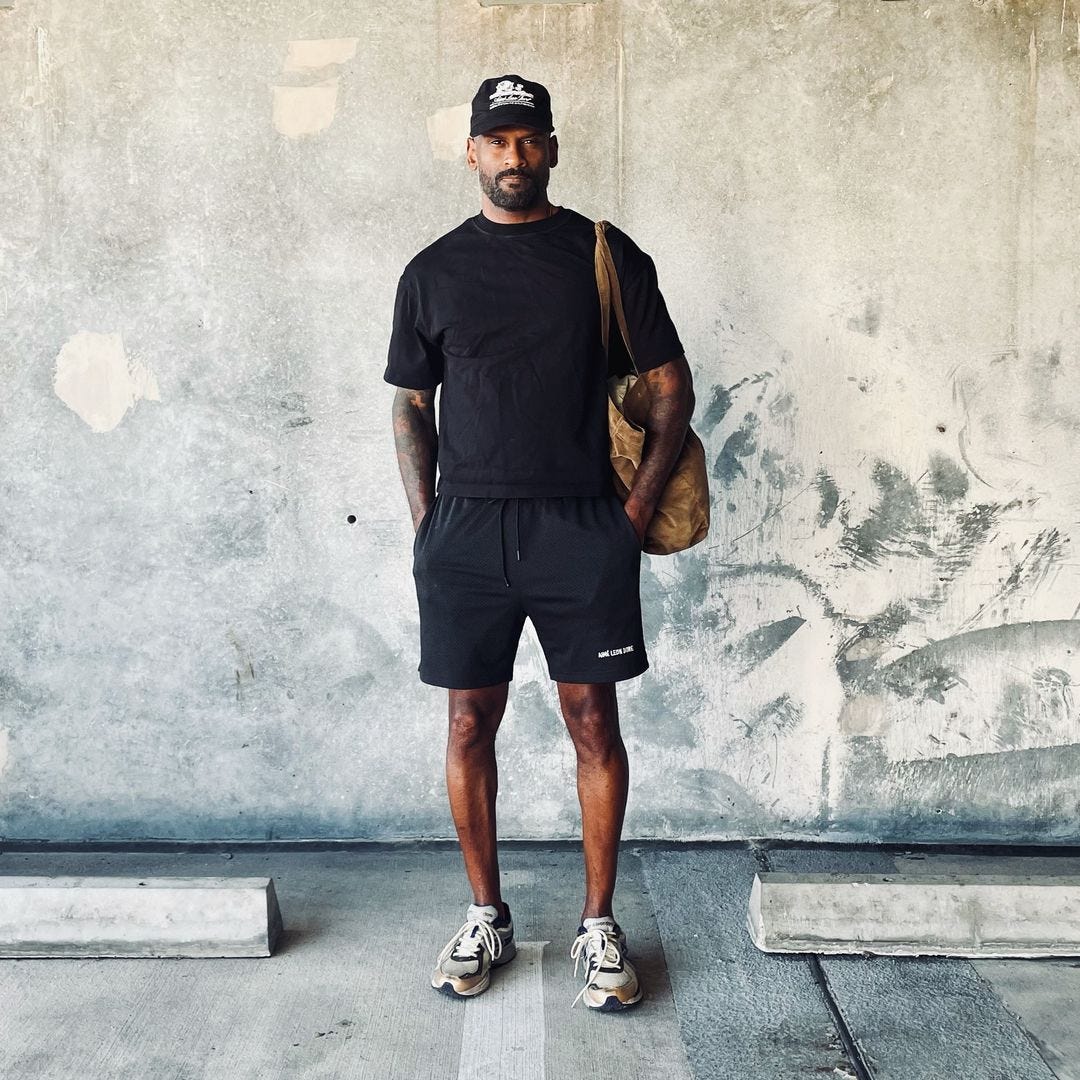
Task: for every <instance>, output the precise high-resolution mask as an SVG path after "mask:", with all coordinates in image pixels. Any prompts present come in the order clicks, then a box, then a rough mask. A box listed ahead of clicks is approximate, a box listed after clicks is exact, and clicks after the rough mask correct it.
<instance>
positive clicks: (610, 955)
mask: <svg viewBox="0 0 1080 1080" xmlns="http://www.w3.org/2000/svg"><path fill="white" fill-rule="evenodd" d="M570 955H571V957H573V960H574V975H575V977H576V976H577V969H578V961H579V960H580V959H581V957H582V956H584V957H585V985H584V986H583V987H582V988H581V990H580V991H579V992H578V996H577V997H576V998H574V1000H573V1001H572V1002H571V1003H570V1008H571V1009H572V1008H573V1007H574V1006H575V1005H576V1004H577V1003H578V1002H579V1001H580V1000H581V999H582V998H583V997H584V996H585V991H586V990H588V988H589V962H590V961H591V960H594V959H595V961H596V969H597V971H599V970H600V968H601V967H603V966H604V965H605V964H614V965H615V966H616V967H617V966H619V965H620V964H621V963H622V953H621V952H619V945H618V938H617V937H616V936H615V934H614V933H604V929H603V927H600V926H594V927H593V928H592V929H591V930H586V931H585V933H584V934H578V936H577V938H576V940H575V941H574V944H573V945H571V946H570Z"/></svg>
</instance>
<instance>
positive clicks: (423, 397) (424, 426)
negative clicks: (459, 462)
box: [393, 389, 439, 532]
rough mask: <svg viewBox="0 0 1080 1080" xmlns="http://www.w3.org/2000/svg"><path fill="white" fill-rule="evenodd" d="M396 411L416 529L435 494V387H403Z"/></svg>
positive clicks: (398, 443)
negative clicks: (410, 388) (418, 388)
mask: <svg viewBox="0 0 1080 1080" xmlns="http://www.w3.org/2000/svg"><path fill="white" fill-rule="evenodd" d="M393 415H394V446H395V447H396V449H397V459H398V470H399V471H400V473H401V482H402V483H403V484H404V485H405V494H406V496H407V497H408V500H409V512H410V513H411V514H412V519H413V531H414V532H415V531H416V529H417V528H418V527H419V525H420V519H421V518H422V517H423V516H424V514H426V513H427V509H428V507H429V506H430V505H431V503H432V500H434V498H435V462H436V459H437V458H438V456H439V433H438V432H437V431H436V430H435V391H434V390H403V389H399V390H398V391H397V393H396V394H395V395H394V406H393Z"/></svg>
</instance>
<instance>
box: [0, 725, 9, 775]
mask: <svg viewBox="0 0 1080 1080" xmlns="http://www.w3.org/2000/svg"><path fill="white" fill-rule="evenodd" d="M10 749H11V738H10V735H9V733H8V729H7V728H2V727H0V775H3V772H4V770H5V769H6V768H7V764H8V759H9V758H10V756H11V753H10Z"/></svg>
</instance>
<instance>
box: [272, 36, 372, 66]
mask: <svg viewBox="0 0 1080 1080" xmlns="http://www.w3.org/2000/svg"><path fill="white" fill-rule="evenodd" d="M359 41H360V39H359V38H322V39H316V40H312V41H290V42H289V51H288V53H287V54H286V56H285V68H284V70H285V71H305V70H306V69H308V68H322V67H329V66H330V65H331V64H344V63H345V61H346V60H351V59H352V58H353V57H354V56H356V46H357V44H358V42H359Z"/></svg>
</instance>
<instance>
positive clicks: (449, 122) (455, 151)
mask: <svg viewBox="0 0 1080 1080" xmlns="http://www.w3.org/2000/svg"><path fill="white" fill-rule="evenodd" d="M471 116H472V105H471V104H470V103H469V102H467V101H466V102H463V103H462V104H461V105H449V106H447V107H446V108H445V109H439V110H438V111H436V112H433V113H432V114H431V115H430V116H429V117H428V118H427V133H428V141H429V142H430V143H431V156H432V157H434V158H435V160H436V161H457V159H458V158H462V157H464V156H465V140H466V138H468V135H469V119H470V117H471Z"/></svg>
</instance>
